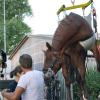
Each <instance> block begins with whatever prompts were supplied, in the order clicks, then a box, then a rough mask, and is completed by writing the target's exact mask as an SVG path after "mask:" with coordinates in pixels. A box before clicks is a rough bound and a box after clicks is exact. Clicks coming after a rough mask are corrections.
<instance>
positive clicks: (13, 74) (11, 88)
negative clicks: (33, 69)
mask: <svg viewBox="0 0 100 100" xmlns="http://www.w3.org/2000/svg"><path fill="white" fill-rule="evenodd" d="M22 74H23V72H22V69H21V67H20V65H18V66H16V67H15V68H14V70H12V71H11V72H10V77H11V78H13V77H14V80H12V81H11V82H10V83H9V84H8V87H7V90H6V91H7V92H14V91H15V89H16V86H17V83H18V81H19V78H20V76H21V75H22ZM18 100H21V97H20V98H19V99H18Z"/></svg>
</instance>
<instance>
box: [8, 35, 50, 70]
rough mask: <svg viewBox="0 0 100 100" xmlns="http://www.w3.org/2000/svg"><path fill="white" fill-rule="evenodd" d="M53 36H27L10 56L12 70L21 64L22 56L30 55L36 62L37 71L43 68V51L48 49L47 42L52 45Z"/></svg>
mask: <svg viewBox="0 0 100 100" xmlns="http://www.w3.org/2000/svg"><path fill="white" fill-rule="evenodd" d="M51 39H52V36H46V35H30V36H25V37H24V38H23V39H22V40H21V41H20V43H19V44H18V45H17V46H16V48H15V49H14V50H13V51H12V53H11V54H10V57H9V59H10V60H11V66H12V69H13V68H14V67H15V66H16V65H18V64H19V57H20V55H22V54H25V53H27V54H30V55H31V56H32V58H33V60H34V67H35V69H38V70H42V68H43V59H44V58H43V57H44V56H43V55H44V53H43V50H45V49H46V46H45V44H46V42H47V41H48V42H49V43H51Z"/></svg>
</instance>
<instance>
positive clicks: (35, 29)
mask: <svg viewBox="0 0 100 100" xmlns="http://www.w3.org/2000/svg"><path fill="white" fill-rule="evenodd" d="M28 1H29V4H30V6H31V8H32V12H33V16H31V17H27V18H25V22H26V23H27V24H28V25H29V26H30V27H31V29H32V34H46V35H53V34H54V32H55V30H56V28H57V26H58V21H59V20H58V16H57V14H56V13H57V11H58V9H59V8H60V7H61V5H63V4H65V6H71V5H72V3H71V0H28ZM72 1H74V0H72ZM88 1H89V0H75V5H77V4H82V3H86V2H88ZM94 7H95V8H96V12H97V25H98V26H97V28H98V33H100V25H99V23H98V22H100V14H99V9H100V5H99V0H94ZM90 11H91V9H90V6H89V7H88V8H86V9H85V15H88V14H89V13H90ZM70 12H75V13H78V14H80V15H82V14H83V12H82V9H76V10H72V11H66V13H67V14H69V13H70ZM63 17H64V13H61V14H60V20H61V19H62V18H63Z"/></svg>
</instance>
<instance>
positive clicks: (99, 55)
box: [91, 41, 100, 72]
mask: <svg viewBox="0 0 100 100" xmlns="http://www.w3.org/2000/svg"><path fill="white" fill-rule="evenodd" d="M91 51H92V53H93V56H94V57H95V59H96V63H97V70H98V71H99V72H100V51H99V48H98V45H97V41H96V42H95V45H94V46H93V47H92V49H91Z"/></svg>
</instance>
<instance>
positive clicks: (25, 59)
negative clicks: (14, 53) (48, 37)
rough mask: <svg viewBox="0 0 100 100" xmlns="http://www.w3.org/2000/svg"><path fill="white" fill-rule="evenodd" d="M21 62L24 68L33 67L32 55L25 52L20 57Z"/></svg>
mask: <svg viewBox="0 0 100 100" xmlns="http://www.w3.org/2000/svg"><path fill="white" fill-rule="evenodd" d="M19 63H20V65H21V67H22V68H27V69H30V68H32V57H31V56H30V55H28V54H23V55H21V56H20V58H19Z"/></svg>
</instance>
